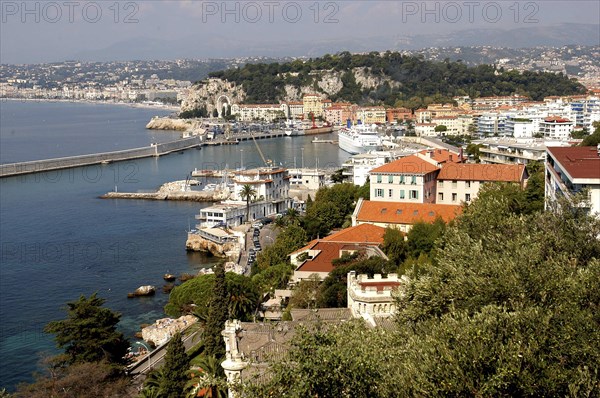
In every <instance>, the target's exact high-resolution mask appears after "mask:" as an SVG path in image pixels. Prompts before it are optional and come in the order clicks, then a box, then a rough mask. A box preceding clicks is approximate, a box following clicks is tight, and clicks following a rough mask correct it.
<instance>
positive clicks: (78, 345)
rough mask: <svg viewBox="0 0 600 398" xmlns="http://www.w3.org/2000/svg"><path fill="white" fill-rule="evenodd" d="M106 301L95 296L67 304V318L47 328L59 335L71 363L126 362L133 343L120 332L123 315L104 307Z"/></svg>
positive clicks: (82, 297)
mask: <svg viewBox="0 0 600 398" xmlns="http://www.w3.org/2000/svg"><path fill="white" fill-rule="evenodd" d="M104 302H105V300H104V299H102V298H100V297H97V296H96V294H95V293H94V294H92V295H91V296H90V297H89V298H86V297H85V296H80V297H79V299H78V300H77V301H72V302H69V303H67V315H68V317H67V319H64V320H60V321H53V322H50V323H49V324H48V325H46V328H45V332H46V333H52V334H54V335H56V336H55V338H54V339H55V340H56V344H57V346H58V347H59V348H64V350H65V362H66V363H67V364H74V363H82V362H97V361H107V362H110V363H123V362H124V359H123V357H124V356H125V354H126V353H127V348H128V347H129V343H128V342H127V340H126V339H125V337H124V336H123V334H122V333H120V332H118V331H117V324H118V323H119V319H120V317H121V316H120V314H117V313H114V312H113V311H111V310H110V309H108V308H103V307H102V305H103V304H104Z"/></svg>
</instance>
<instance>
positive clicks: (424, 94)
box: [210, 51, 585, 109]
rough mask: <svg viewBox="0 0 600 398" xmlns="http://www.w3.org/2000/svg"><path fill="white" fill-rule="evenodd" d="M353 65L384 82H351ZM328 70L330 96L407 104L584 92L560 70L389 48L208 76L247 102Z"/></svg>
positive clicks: (274, 95)
mask: <svg viewBox="0 0 600 398" xmlns="http://www.w3.org/2000/svg"><path fill="white" fill-rule="evenodd" d="M357 70H363V71H368V73H369V74H370V75H372V76H373V77H376V78H378V77H380V78H383V79H386V80H387V81H385V83H382V84H381V85H380V86H378V87H375V88H373V89H367V88H364V87H362V86H361V85H360V83H357V81H356V77H355V73H353V72H354V71H357ZM328 72H338V73H340V74H341V76H340V79H341V81H342V83H343V88H342V89H341V90H340V91H339V92H338V93H337V94H336V95H333V96H331V97H332V99H333V100H343V101H350V102H355V103H359V104H367V103H383V104H387V105H390V106H392V105H397V106H406V107H408V108H412V109H416V108H419V107H421V106H424V105H427V104H428V103H431V102H442V101H445V102H448V101H450V100H451V98H452V97H453V96H457V95H469V96H471V97H479V96H493V95H512V94H514V93H519V94H523V95H527V96H530V97H531V98H532V99H534V100H541V99H542V98H544V97H546V96H550V95H567V94H576V93H584V91H585V89H584V87H583V86H582V85H580V84H579V83H577V82H576V81H575V80H570V79H569V78H567V77H566V76H564V75H562V74H555V73H543V72H529V71H525V72H518V71H505V70H503V69H502V68H500V69H496V68H495V67H494V66H491V65H479V66H476V67H467V66H466V65H464V64H463V63H461V62H450V61H448V60H447V61H445V62H434V61H426V60H424V59H423V58H422V57H415V56H406V55H402V54H400V53H398V52H390V51H388V52H386V53H384V54H382V55H380V54H379V53H377V52H371V53H369V54H350V53H349V52H342V53H339V54H335V55H325V56H323V57H320V58H314V59H310V60H308V61H302V60H295V61H293V62H287V63H282V64H279V63H269V64H266V63H262V64H247V65H245V66H244V67H241V68H233V69H228V70H225V71H220V72H213V73H211V74H210V76H213V77H219V78H224V79H227V80H229V81H233V82H235V83H237V84H241V85H243V87H244V89H245V91H246V93H247V97H246V101H247V102H249V103H272V102H277V101H278V100H282V99H283V97H284V93H285V89H284V87H285V86H286V85H291V86H294V87H296V88H300V87H303V86H304V87H311V88H313V89H314V90H316V91H319V90H320V88H319V86H318V85H317V84H316V83H317V82H318V81H319V80H320V79H321V77H322V75H324V74H325V73H328ZM390 83H391V84H390Z"/></svg>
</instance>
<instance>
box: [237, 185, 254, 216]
mask: <svg viewBox="0 0 600 398" xmlns="http://www.w3.org/2000/svg"><path fill="white" fill-rule="evenodd" d="M255 195H256V190H255V189H254V188H252V186H251V185H249V184H245V185H244V186H243V187H242V190H241V191H240V196H241V197H242V199H245V200H246V222H249V221H250V200H252V197H254V196H255Z"/></svg>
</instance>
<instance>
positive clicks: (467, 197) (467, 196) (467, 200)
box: [465, 193, 471, 203]
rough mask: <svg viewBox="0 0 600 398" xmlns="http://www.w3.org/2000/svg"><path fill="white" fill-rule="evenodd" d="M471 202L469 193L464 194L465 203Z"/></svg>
mask: <svg viewBox="0 0 600 398" xmlns="http://www.w3.org/2000/svg"><path fill="white" fill-rule="evenodd" d="M470 201H471V194H470V193H466V194H465V202H467V203H469V202H470Z"/></svg>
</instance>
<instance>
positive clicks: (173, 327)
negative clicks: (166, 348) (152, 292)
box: [142, 315, 198, 346]
mask: <svg viewBox="0 0 600 398" xmlns="http://www.w3.org/2000/svg"><path fill="white" fill-rule="evenodd" d="M197 321H198V320H197V318H196V317H195V316H193V315H185V316H182V317H180V318H177V319H172V318H163V319H159V320H157V321H156V322H154V323H153V324H152V325H150V326H147V327H145V328H143V329H142V339H144V341H147V342H148V343H151V344H154V345H155V346H159V345H162V344H164V343H166V342H167V341H169V339H170V338H171V337H172V336H173V335H174V334H175V333H177V332H180V331H182V330H184V329H185V328H187V327H188V326H190V325H192V324H194V323H196V322H197Z"/></svg>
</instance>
